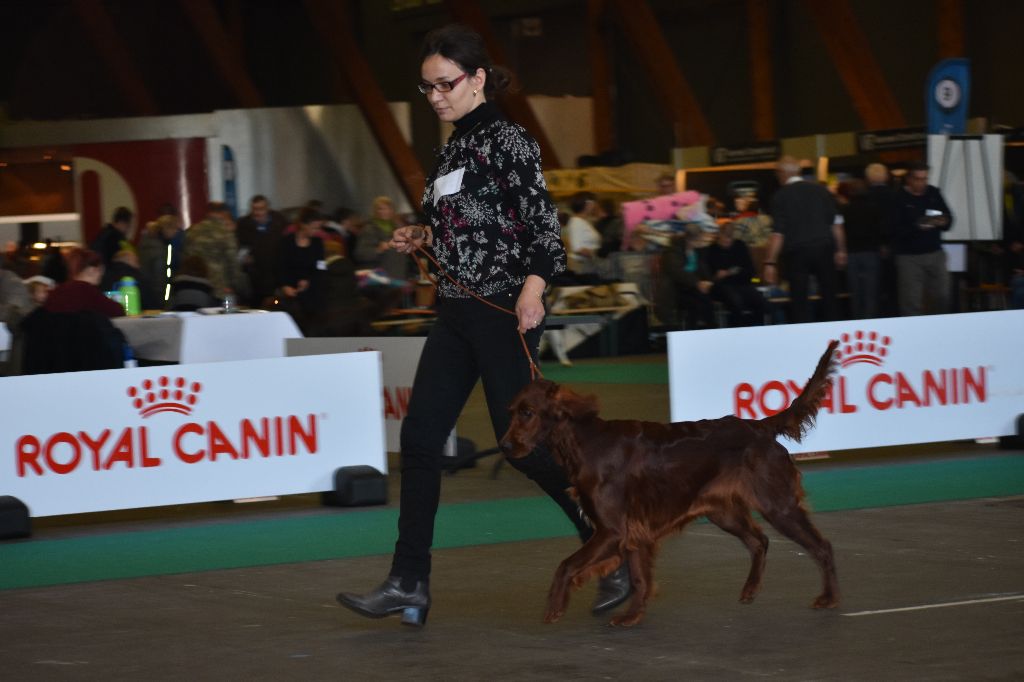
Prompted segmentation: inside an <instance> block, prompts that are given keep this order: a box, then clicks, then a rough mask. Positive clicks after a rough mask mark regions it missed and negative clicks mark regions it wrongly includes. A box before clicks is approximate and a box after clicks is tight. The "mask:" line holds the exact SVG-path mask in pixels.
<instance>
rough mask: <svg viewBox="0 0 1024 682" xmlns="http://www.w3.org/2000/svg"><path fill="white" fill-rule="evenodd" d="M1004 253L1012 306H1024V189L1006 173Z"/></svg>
mask: <svg viewBox="0 0 1024 682" xmlns="http://www.w3.org/2000/svg"><path fill="white" fill-rule="evenodd" d="M1004 176H1005V177H1004V180H1005V183H1004V189H1005V191H1004V194H1003V207H1004V210H1005V213H1004V218H1003V253H1004V254H1005V257H1006V273H1007V284H1008V285H1009V287H1010V307H1011V308H1013V309H1016V310H1019V309H1021V308H1024V191H1022V189H1021V186H1020V183H1018V182H1017V178H1016V177H1015V176H1014V175H1013V173H1010V172H1009V171H1006V172H1005V173H1004Z"/></svg>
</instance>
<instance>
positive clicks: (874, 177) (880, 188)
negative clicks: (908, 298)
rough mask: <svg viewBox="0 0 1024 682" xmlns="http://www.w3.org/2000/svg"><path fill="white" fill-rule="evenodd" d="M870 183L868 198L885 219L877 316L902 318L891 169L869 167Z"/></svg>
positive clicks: (879, 164) (867, 169) (877, 165)
mask: <svg viewBox="0 0 1024 682" xmlns="http://www.w3.org/2000/svg"><path fill="white" fill-rule="evenodd" d="M864 179H865V180H867V181H868V197H869V198H870V199H871V202H872V203H873V204H874V205H875V206H876V207H877V210H878V211H879V212H880V213H881V215H882V234H883V242H882V247H881V249H879V254H880V255H881V272H880V274H879V285H878V286H879V295H878V299H879V300H878V306H879V308H878V313H879V315H880V316H883V317H894V316H896V315H899V313H900V311H899V304H898V298H899V292H898V287H897V284H896V261H895V259H894V258H893V253H892V223H891V220H892V214H893V202H894V201H895V195H894V193H893V188H892V184H891V182H890V177H889V169H888V168H886V167H885V165H884V164H881V163H869V164H868V165H867V166H866V167H865V168H864Z"/></svg>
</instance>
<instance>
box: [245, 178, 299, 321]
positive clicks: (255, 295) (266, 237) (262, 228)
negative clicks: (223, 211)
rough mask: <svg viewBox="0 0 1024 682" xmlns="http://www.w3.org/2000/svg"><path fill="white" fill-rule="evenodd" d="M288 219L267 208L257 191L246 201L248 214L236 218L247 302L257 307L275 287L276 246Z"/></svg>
mask: <svg viewBox="0 0 1024 682" xmlns="http://www.w3.org/2000/svg"><path fill="white" fill-rule="evenodd" d="M287 227H288V221H287V220H286V219H285V217H284V216H283V215H281V214H280V213H278V212H277V211H274V210H272V209H271V208H270V201H269V200H268V199H267V198H266V197H265V196H263V195H262V194H257V195H256V196H254V197H253V198H252V200H250V202H249V215H246V216H242V217H241V218H239V219H238V225H237V226H236V227H235V236H236V237H237V238H238V246H239V248H240V249H241V250H242V253H243V256H242V264H243V269H244V270H245V272H246V273H247V274H248V275H249V288H250V291H251V296H250V300H249V304H250V305H252V306H253V307H256V308H258V307H261V306H262V305H263V301H264V299H266V298H267V297H270V296H273V294H274V289H275V288H276V287H277V269H278V268H277V264H278V247H280V246H281V239H282V238H283V237H284V233H285V230H286V229H287Z"/></svg>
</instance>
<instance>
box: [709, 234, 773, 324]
mask: <svg viewBox="0 0 1024 682" xmlns="http://www.w3.org/2000/svg"><path fill="white" fill-rule="evenodd" d="M733 230H734V228H733V224H732V223H726V224H724V225H722V226H721V227H720V228H719V229H718V236H717V238H716V239H715V241H714V242H713V243H712V244H711V245H710V246H708V247H707V249H706V250H705V254H706V258H707V264H708V269H709V271H710V272H711V278H712V281H713V282H714V286H712V288H711V298H713V299H714V300H716V301H721V303H722V305H724V306H725V309H726V310H727V311H728V313H729V326H730V327H750V326H755V325H761V324H764V315H765V310H766V308H767V303H766V302H765V300H764V296H762V295H761V292H760V291H758V290H757V287H755V286H754V284H753V282H752V280H753V278H754V263H753V261H752V260H751V258H750V249H749V248H747V245H746V244H745V243H743V242H742V241H740V240H738V239H735V238H734V231H733Z"/></svg>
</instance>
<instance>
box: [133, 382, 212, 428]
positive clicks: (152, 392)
mask: <svg viewBox="0 0 1024 682" xmlns="http://www.w3.org/2000/svg"><path fill="white" fill-rule="evenodd" d="M201 390H203V385H202V384H200V383H199V382H198V381H193V382H192V383H189V382H188V381H186V380H185V379H184V378H183V377H177V378H175V379H173V380H172V379H170V378H169V377H160V378H159V379H157V380H156V381H153V380H152V379H146V380H145V381H143V382H142V383H141V384H140V385H139V386H132V387H131V388H129V389H128V397H129V398H131V399H132V406H133V407H134V408H135V409H136V410H138V411H139V414H141V415H142V416H143V418H145V417H149V416H150V415H154V414H157V413H160V412H177V413H178V414H192V406H193V405H195V404H196V402H197V401H198V400H199V392H200V391H201Z"/></svg>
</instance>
